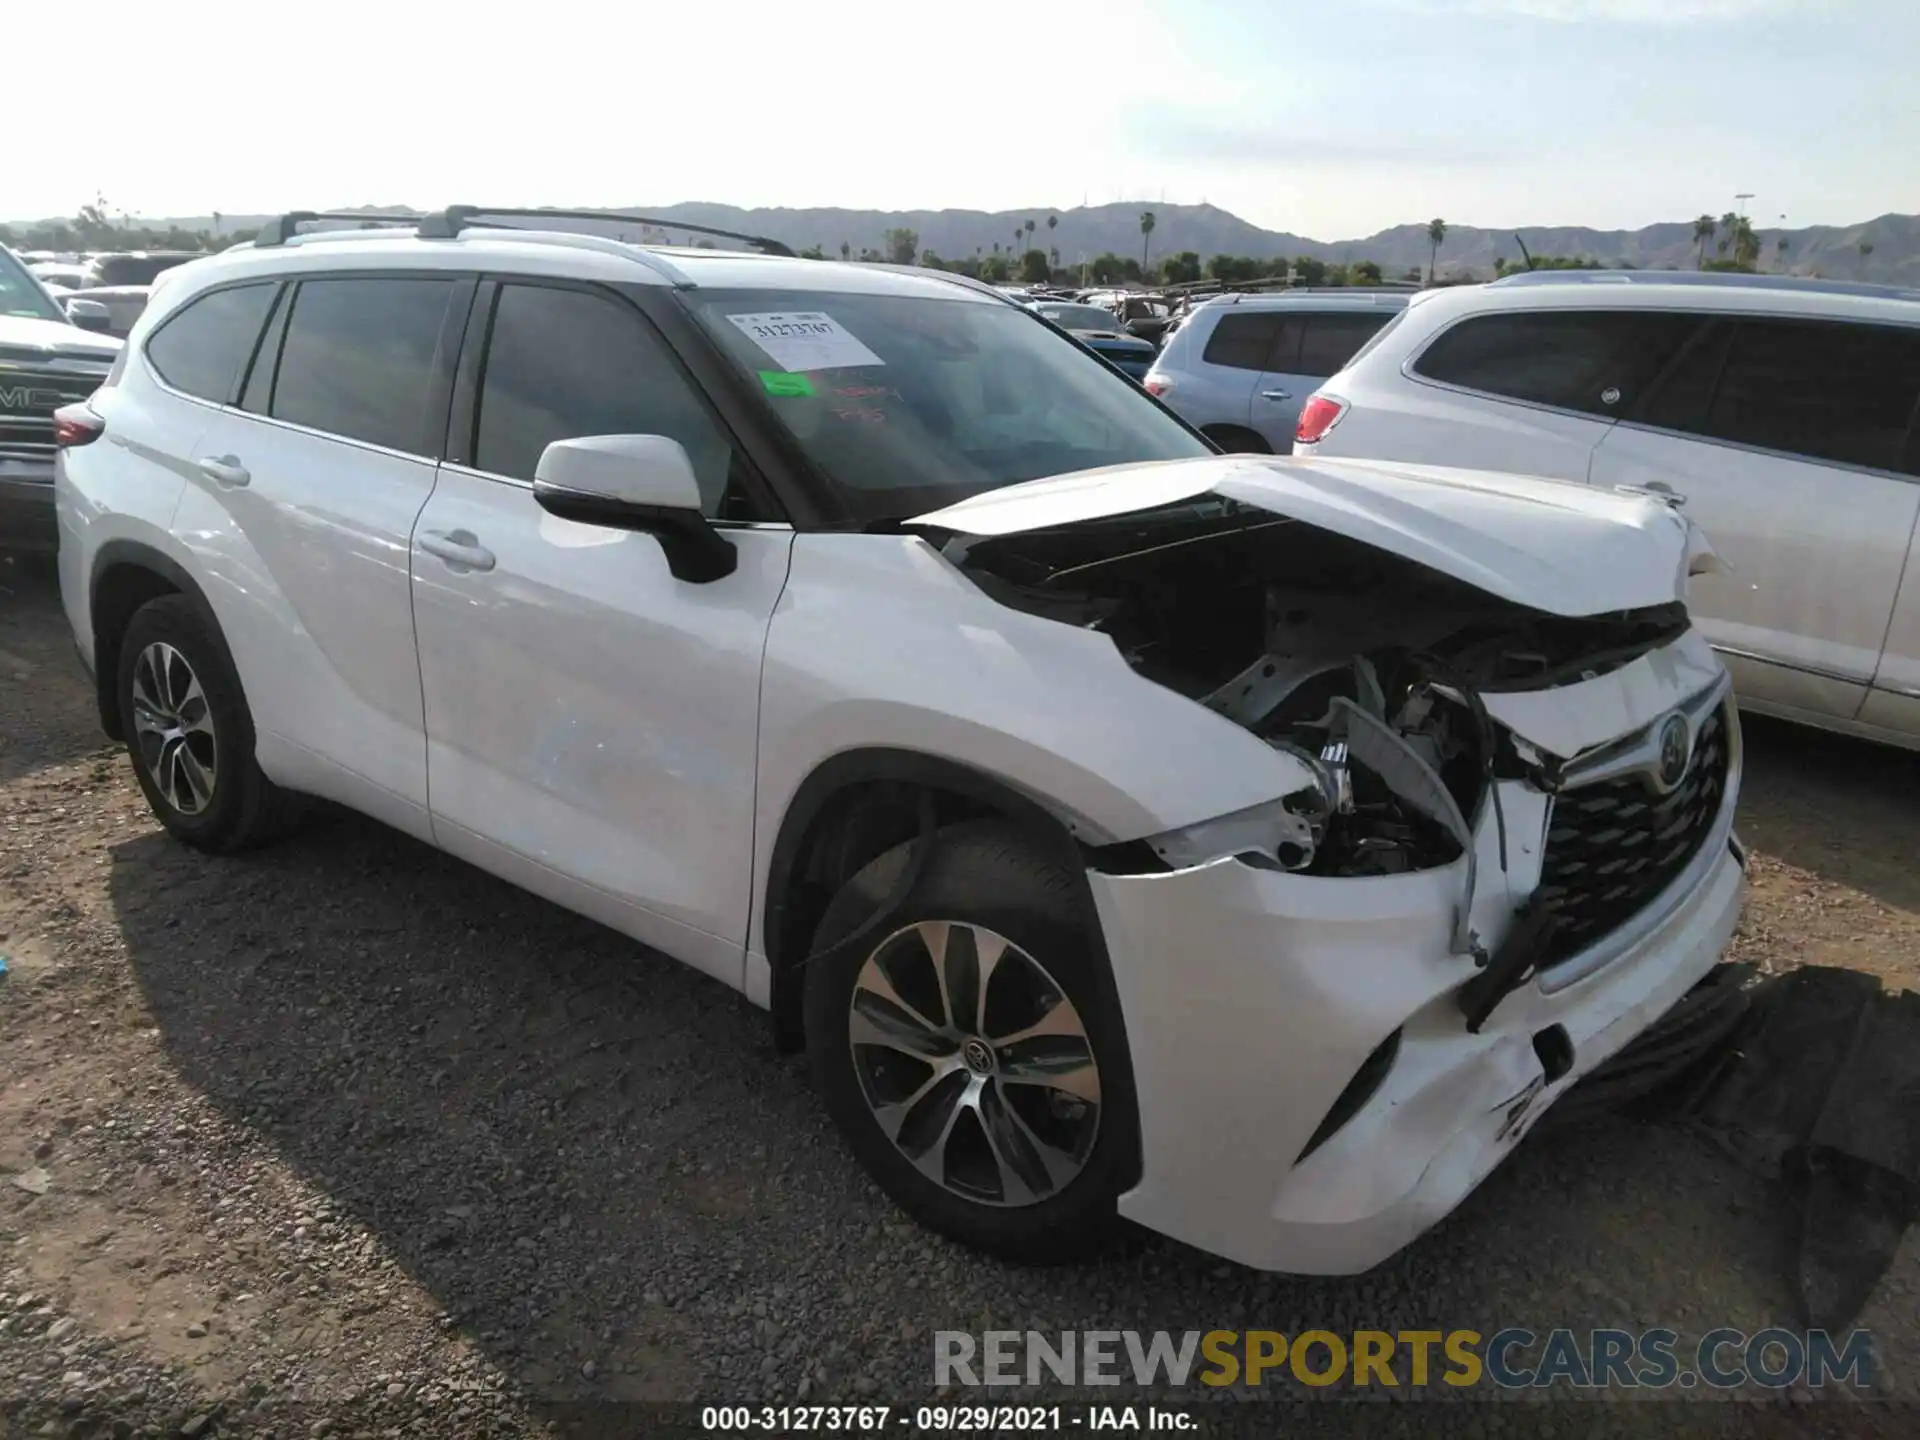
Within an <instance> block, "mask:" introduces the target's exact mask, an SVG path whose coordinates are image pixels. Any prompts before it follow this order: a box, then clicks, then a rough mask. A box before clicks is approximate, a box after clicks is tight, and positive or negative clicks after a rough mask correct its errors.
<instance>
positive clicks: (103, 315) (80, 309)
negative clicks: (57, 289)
mask: <svg viewBox="0 0 1920 1440" xmlns="http://www.w3.org/2000/svg"><path fill="white" fill-rule="evenodd" d="M61 303H62V304H63V305H64V306H65V307H66V311H67V319H69V320H71V321H72V322H73V323H74V324H75V325H78V326H79V327H80V328H81V329H82V330H92V331H95V332H96V333H99V334H105V333H107V332H108V331H110V330H112V329H113V312H112V311H111V310H109V309H107V307H106V306H104V305H102V304H101V303H100V302H99V301H98V300H83V299H81V298H80V297H79V296H78V295H76V296H74V297H73V298H72V299H70V300H63V301H62V302H61Z"/></svg>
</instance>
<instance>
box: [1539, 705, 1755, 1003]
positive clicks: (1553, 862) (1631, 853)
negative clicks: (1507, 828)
mask: <svg viewBox="0 0 1920 1440" xmlns="http://www.w3.org/2000/svg"><path fill="white" fill-rule="evenodd" d="M1729 758H1730V757H1729V754H1728V738H1727V721H1726V712H1725V710H1724V708H1722V709H1716V710H1715V711H1714V712H1713V713H1712V714H1711V715H1709V716H1708V717H1707V718H1706V719H1705V720H1704V721H1703V722H1701V725H1700V733H1699V734H1698V735H1697V736H1695V737H1694V745H1693V764H1692V766H1691V768H1689V769H1688V771H1687V776H1686V778H1685V779H1684V780H1682V781H1681V782H1680V784H1679V785H1678V786H1677V787H1676V788H1675V789H1674V790H1673V791H1672V793H1670V794H1667V795H1660V794H1656V793H1655V792H1654V791H1653V790H1652V789H1650V788H1649V787H1648V785H1647V783H1646V782H1645V781H1644V780H1643V779H1641V778H1640V777H1639V776H1636V775H1629V776H1626V777H1625V778H1623V779H1619V780H1606V781H1602V782H1600V783H1599V784H1597V785H1584V786H1581V787H1579V788H1577V789H1573V790H1566V791H1563V792H1562V793H1561V794H1559V795H1558V796H1556V797H1555V798H1554V802H1553V816H1552V818H1551V820H1550V821H1549V822H1548V826H1547V845H1546V855H1545V857H1544V861H1543V863H1542V865H1541V867H1540V887H1539V889H1538V890H1536V891H1535V892H1534V898H1535V901H1536V903H1539V904H1545V905H1551V906H1553V907H1554V908H1555V909H1556V910H1557V911H1558V912H1559V916H1560V923H1559V925H1558V926H1557V927H1556V928H1555V930H1554V934H1553V940H1552V942H1551V944H1550V946H1549V948H1548V950H1547V954H1546V956H1545V957H1544V958H1543V959H1542V960H1541V962H1540V968H1541V969H1543V970H1544V969H1547V968H1549V967H1551V966H1553V965H1556V964H1558V963H1560V962H1561V961H1563V960H1566V959H1568V958H1570V957H1571V956H1573V955H1576V954H1578V953H1579V952H1580V951H1581V950H1584V949H1585V948H1586V947H1587V946H1589V945H1591V944H1593V943H1594V941H1596V940H1599V939H1600V938H1601V937H1603V936H1604V935H1606V934H1607V933H1608V932H1609V931H1612V930H1616V929H1618V928H1619V927H1620V926H1621V925H1622V924H1624V923H1625V922H1626V921H1627V920H1629V919H1631V918H1632V917H1633V916H1634V915H1635V914H1637V913H1638V912H1639V911H1640V910H1642V909H1644V908H1645V907H1646V906H1648V905H1649V904H1651V903H1652V902H1653V900H1654V899H1655V897H1657V896H1658V895H1659V894H1660V892H1661V891H1662V890H1664V889H1666V888H1667V886H1668V885H1670V884H1671V883H1673V880H1674V878H1675V877H1676V876H1678V875H1679V874H1680V872H1681V871H1682V870H1684V869H1686V867H1687V862H1688V861H1690V860H1692V859H1693V857H1694V856H1695V855H1696V854H1698V853H1699V851H1700V846H1701V845H1702V844H1703V843H1704V842H1705V840H1706V838H1707V835H1708V834H1709V832H1711V831H1712V829H1713V822H1714V817H1715V816H1717V815H1718V814H1719V813H1720V803H1721V801H1722V799H1724V798H1725V796H1726V791H1727V768H1728V760H1729Z"/></svg>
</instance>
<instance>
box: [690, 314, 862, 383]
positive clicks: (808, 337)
mask: <svg viewBox="0 0 1920 1440" xmlns="http://www.w3.org/2000/svg"><path fill="white" fill-rule="evenodd" d="M727 319H729V320H731V321H732V322H733V323H734V324H735V325H736V326H737V327H738V328H739V330H740V333H741V334H742V335H745V336H746V337H747V338H748V339H749V340H751V341H753V343H754V344H756V345H758V346H759V347H760V348H761V349H762V350H764V351H766V352H767V354H769V355H771V356H772V357H773V359H774V362H775V363H776V364H778V365H779V366H780V368H781V369H782V370H845V369H849V368H851V367H853V366H856V365H884V364H885V363H886V362H885V361H884V360H882V359H881V358H880V357H879V356H878V355H876V354H874V353H873V351H871V350H869V349H868V348H867V347H866V346H865V345H863V344H861V343H860V341H859V340H858V339H856V338H855V337H854V336H852V335H849V334H848V333H847V332H846V331H845V330H844V329H842V328H841V326H840V322H839V321H837V320H835V319H834V318H833V317H832V316H831V315H829V314H827V313H826V312H825V311H823V310H785V311H772V312H768V313H766V314H760V315H729V316H727Z"/></svg>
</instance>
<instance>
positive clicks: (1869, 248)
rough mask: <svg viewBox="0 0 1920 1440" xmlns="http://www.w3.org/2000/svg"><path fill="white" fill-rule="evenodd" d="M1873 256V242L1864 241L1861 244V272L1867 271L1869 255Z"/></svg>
mask: <svg viewBox="0 0 1920 1440" xmlns="http://www.w3.org/2000/svg"><path fill="white" fill-rule="evenodd" d="M1871 254H1873V242H1872V241H1871V240H1862V241H1861V242H1860V268H1861V270H1863V271H1864V270H1865V269H1866V268H1867V257H1868V256H1869V255H1871Z"/></svg>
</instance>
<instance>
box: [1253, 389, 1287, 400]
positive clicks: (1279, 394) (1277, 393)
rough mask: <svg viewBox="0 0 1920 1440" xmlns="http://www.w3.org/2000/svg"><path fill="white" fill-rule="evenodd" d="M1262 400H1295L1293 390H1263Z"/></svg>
mask: <svg viewBox="0 0 1920 1440" xmlns="http://www.w3.org/2000/svg"><path fill="white" fill-rule="evenodd" d="M1260 398H1261V399H1262V400H1291V399H1292V398H1293V392H1292V391H1291V390H1262V391H1261V392H1260Z"/></svg>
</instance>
